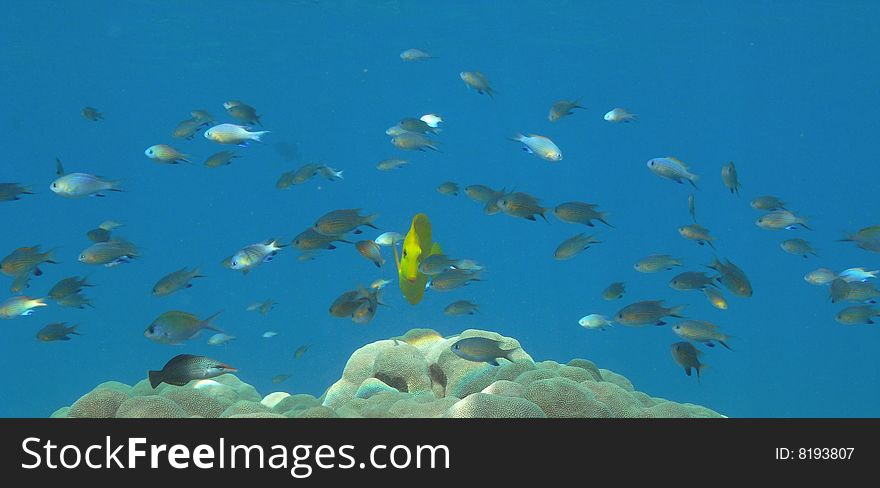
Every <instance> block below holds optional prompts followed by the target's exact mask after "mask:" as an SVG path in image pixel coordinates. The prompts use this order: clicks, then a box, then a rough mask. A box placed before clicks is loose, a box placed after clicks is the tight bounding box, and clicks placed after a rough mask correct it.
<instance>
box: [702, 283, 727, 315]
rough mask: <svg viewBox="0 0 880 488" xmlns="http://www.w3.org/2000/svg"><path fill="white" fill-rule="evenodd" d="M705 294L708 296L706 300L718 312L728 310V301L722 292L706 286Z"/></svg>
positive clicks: (704, 288)
mask: <svg viewBox="0 0 880 488" xmlns="http://www.w3.org/2000/svg"><path fill="white" fill-rule="evenodd" d="M703 294H704V295H706V299H707V300H709V303H710V304H712V306H713V307H715V308H717V309H718V310H727V300H726V299H725V298H724V295H723V294H722V293H721V290H719V289H717V288H713V287H711V286H706V287H703Z"/></svg>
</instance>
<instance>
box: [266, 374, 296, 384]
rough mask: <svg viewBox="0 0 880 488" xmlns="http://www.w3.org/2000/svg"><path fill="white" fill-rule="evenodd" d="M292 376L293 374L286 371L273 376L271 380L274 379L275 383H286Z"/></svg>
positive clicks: (273, 382)
mask: <svg viewBox="0 0 880 488" xmlns="http://www.w3.org/2000/svg"><path fill="white" fill-rule="evenodd" d="M291 376H292V375H289V374H286V373H282V374H276V375H275V376H273V377H272V380H271V381H272V384H273V385H278V384H281V383H284V382H285V381H287V380H288V379H289V378H290V377H291Z"/></svg>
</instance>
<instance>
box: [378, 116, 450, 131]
mask: <svg viewBox="0 0 880 488" xmlns="http://www.w3.org/2000/svg"><path fill="white" fill-rule="evenodd" d="M423 117H424V116H423ZM434 117H436V120H439V122H442V121H443V119H442V118H440V117H437V116H436V115H435V116H434ZM439 122H437V124H439ZM397 127H400V128H401V129H403V130H404V131H406V132H417V133H419V134H439V133H440V131H441V129H439V128H438V127H437V125H436V124H435V125H431V124H429V123H427V122H425V121H424V120H422V119H417V118H415V117H407V118H404V119H401V120H400V122H398V123H397ZM386 133H387V131H386ZM396 135H399V134H396Z"/></svg>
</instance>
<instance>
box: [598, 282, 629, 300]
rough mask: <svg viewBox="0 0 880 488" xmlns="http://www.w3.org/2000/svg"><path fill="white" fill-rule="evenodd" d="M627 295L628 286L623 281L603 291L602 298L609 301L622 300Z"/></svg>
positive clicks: (612, 284)
mask: <svg viewBox="0 0 880 488" xmlns="http://www.w3.org/2000/svg"><path fill="white" fill-rule="evenodd" d="M624 293H626V284H625V283H624V282H622V281H615V282H614V283H611V284H610V285H608V286H607V287H606V288H605V289H604V290H602V298H604V299H605V300H607V301H609V302H610V301H612V300H620V299H621V298H623V295H624Z"/></svg>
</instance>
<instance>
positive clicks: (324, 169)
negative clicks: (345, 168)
mask: <svg viewBox="0 0 880 488" xmlns="http://www.w3.org/2000/svg"><path fill="white" fill-rule="evenodd" d="M318 175H320V176H321V177H322V178H324V179H325V180H329V181H339V180H341V179H343V178H342V170H339V169H333V168H331V167H330V166H327V165H326V164H322V165H321V166H320V167H319V168H318Z"/></svg>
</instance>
